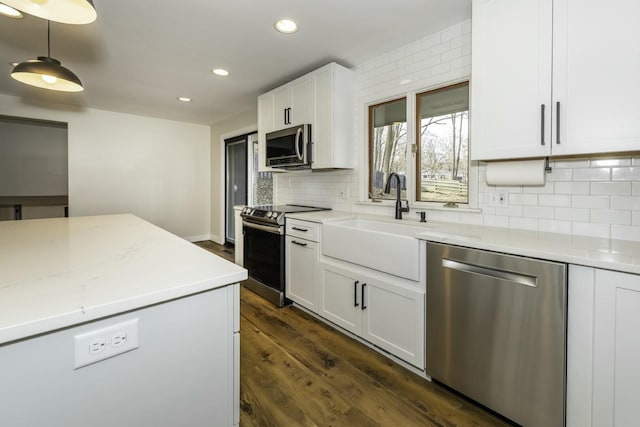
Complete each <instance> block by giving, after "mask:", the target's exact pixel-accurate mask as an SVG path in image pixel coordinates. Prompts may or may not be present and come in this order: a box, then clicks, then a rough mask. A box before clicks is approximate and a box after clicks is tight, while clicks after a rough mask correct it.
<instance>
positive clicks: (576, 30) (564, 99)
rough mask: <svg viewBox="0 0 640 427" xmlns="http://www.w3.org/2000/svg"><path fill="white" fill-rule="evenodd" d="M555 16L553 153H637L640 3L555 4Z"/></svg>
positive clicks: (564, 0) (574, 0)
mask: <svg viewBox="0 0 640 427" xmlns="http://www.w3.org/2000/svg"><path fill="white" fill-rule="evenodd" d="M553 16H554V17H553V20H554V27H553V30H554V32H553V52H554V55H553V67H554V71H553V98H554V99H553V101H554V104H553V114H554V117H553V122H554V126H555V124H556V123H559V125H560V129H559V140H558V139H557V137H558V129H557V126H555V127H554V132H553V138H554V143H553V149H552V152H553V153H554V154H584V153H606V152H617V151H634V150H635V151H637V150H638V148H639V147H640V120H638V117H640V102H638V99H640V79H639V78H638V76H639V75H640V43H638V40H640V26H639V25H638V22H637V21H638V17H639V16H640V2H638V1H632V0H614V1H610V2H607V3H606V5H605V4H604V3H603V2H602V1H598V0H555V1H554V10H553ZM474 25H475V22H474ZM558 103H559V108H560V118H559V120H558V117H557V106H558Z"/></svg>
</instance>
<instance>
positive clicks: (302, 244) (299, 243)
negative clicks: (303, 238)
mask: <svg viewBox="0 0 640 427" xmlns="http://www.w3.org/2000/svg"><path fill="white" fill-rule="evenodd" d="M291 243H293V244H294V245H298V246H307V244H306V243H302V242H298V241H296V240H292V241H291Z"/></svg>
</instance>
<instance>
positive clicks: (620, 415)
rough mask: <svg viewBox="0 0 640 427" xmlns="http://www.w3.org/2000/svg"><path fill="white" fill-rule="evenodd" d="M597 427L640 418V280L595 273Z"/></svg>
mask: <svg viewBox="0 0 640 427" xmlns="http://www.w3.org/2000/svg"><path fill="white" fill-rule="evenodd" d="M595 277H596V279H595V283H596V285H595V313H594V319H595V321H594V331H593V336H594V344H593V400H592V401H593V419H592V425H593V426H614V425H615V426H631V425H637V424H638V420H639V419H640V405H638V396H640V369H639V368H638V363H639V361H640V334H639V333H638V325H640V276H637V275H634V274H626V273H619V272H613V271H608V270H596V276H595Z"/></svg>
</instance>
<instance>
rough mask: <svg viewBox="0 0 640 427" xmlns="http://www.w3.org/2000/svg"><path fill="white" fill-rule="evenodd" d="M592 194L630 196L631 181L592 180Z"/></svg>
mask: <svg viewBox="0 0 640 427" xmlns="http://www.w3.org/2000/svg"><path fill="white" fill-rule="evenodd" d="M591 194H603V195H610V196H630V195H631V182H629V181H627V182H592V183H591Z"/></svg>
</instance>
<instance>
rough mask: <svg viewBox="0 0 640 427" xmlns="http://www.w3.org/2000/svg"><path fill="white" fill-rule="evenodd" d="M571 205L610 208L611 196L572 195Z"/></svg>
mask: <svg viewBox="0 0 640 427" xmlns="http://www.w3.org/2000/svg"><path fill="white" fill-rule="evenodd" d="M571 206H572V207H574V208H598V209H607V208H609V196H583V195H574V196H571Z"/></svg>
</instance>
